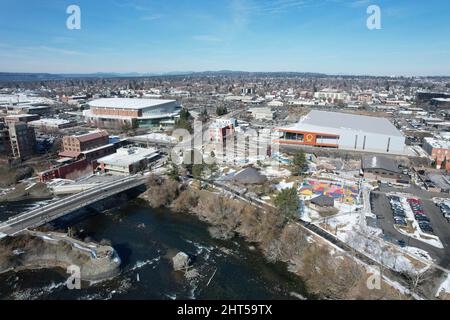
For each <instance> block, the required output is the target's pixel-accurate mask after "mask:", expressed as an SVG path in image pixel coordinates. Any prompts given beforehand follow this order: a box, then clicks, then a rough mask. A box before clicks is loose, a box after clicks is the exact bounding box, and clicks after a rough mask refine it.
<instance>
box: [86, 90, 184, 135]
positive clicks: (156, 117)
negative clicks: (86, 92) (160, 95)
mask: <svg viewBox="0 0 450 320" xmlns="http://www.w3.org/2000/svg"><path fill="white" fill-rule="evenodd" d="M89 105H90V109H89V110H84V111H83V116H84V118H85V121H86V122H87V123H88V124H89V125H93V126H96V127H98V128H114V129H120V128H123V127H126V126H127V127H131V128H138V127H144V128H146V127H160V126H162V125H163V123H164V121H167V120H173V119H174V118H175V117H176V116H177V115H178V114H179V112H180V110H181V106H180V104H179V103H178V102H177V101H176V100H163V99H139V98H104V99H97V100H93V101H91V102H89Z"/></svg>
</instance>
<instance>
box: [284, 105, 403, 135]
mask: <svg viewBox="0 0 450 320" xmlns="http://www.w3.org/2000/svg"><path fill="white" fill-rule="evenodd" d="M280 129H290V130H304V131H309V130H310V131H316V132H317V131H318V132H322V133H332V134H339V132H340V130H343V129H350V130H355V131H363V132H364V131H365V132H372V133H377V134H384V135H391V136H400V137H402V136H403V135H402V134H401V132H400V131H399V130H397V128H396V127H395V126H394V125H393V124H392V123H391V122H390V121H389V120H388V119H386V118H378V117H370V116H362V115H357V114H349V113H341V112H330V111H319V110H312V111H311V112H310V113H308V115H306V116H305V117H303V118H302V119H300V121H299V122H298V123H296V124H294V125H292V126H289V127H284V128H280Z"/></svg>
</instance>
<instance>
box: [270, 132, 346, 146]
mask: <svg viewBox="0 0 450 320" xmlns="http://www.w3.org/2000/svg"><path fill="white" fill-rule="evenodd" d="M276 130H277V131H279V132H280V133H282V136H281V137H280V138H279V139H277V140H276V141H277V142H278V143H280V144H295V145H304V146H314V147H324V148H338V141H339V135H335V134H328V133H320V132H308V131H298V130H291V129H282V128H278V129H276Z"/></svg>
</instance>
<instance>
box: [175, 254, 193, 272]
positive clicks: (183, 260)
mask: <svg viewBox="0 0 450 320" xmlns="http://www.w3.org/2000/svg"><path fill="white" fill-rule="evenodd" d="M172 263H173V269H174V270H175V271H179V270H186V269H187V268H188V267H189V263H190V258H189V256H188V255H187V254H186V253H184V252H182V251H180V252H178V253H177V254H176V255H175V257H173V258H172Z"/></svg>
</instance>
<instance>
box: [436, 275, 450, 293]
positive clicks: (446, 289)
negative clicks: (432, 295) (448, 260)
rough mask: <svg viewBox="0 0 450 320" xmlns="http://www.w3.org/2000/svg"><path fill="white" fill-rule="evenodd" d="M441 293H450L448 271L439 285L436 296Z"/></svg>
mask: <svg viewBox="0 0 450 320" xmlns="http://www.w3.org/2000/svg"><path fill="white" fill-rule="evenodd" d="M441 294H450V273H449V274H447V278H446V279H445V280H444V281H443V282H442V283H441V285H440V286H439V288H438V290H437V292H436V297H439V295H441Z"/></svg>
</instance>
